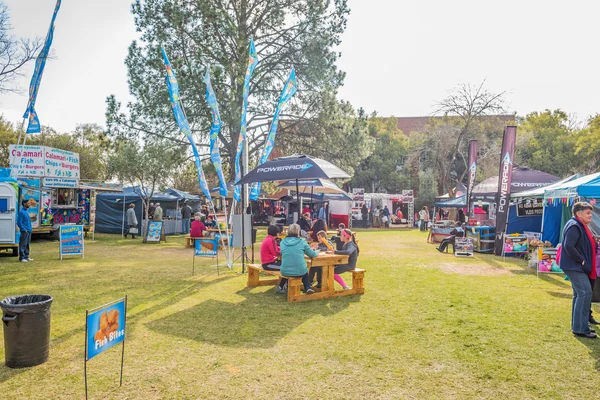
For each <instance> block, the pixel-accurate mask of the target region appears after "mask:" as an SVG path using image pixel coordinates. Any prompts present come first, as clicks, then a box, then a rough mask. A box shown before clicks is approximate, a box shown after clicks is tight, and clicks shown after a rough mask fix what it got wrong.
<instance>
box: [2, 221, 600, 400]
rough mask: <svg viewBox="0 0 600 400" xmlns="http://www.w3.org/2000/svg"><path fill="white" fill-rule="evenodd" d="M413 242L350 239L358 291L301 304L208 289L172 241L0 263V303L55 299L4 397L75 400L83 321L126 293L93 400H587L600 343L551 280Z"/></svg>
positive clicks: (210, 272)
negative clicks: (45, 336) (39, 358)
mask: <svg viewBox="0 0 600 400" xmlns="http://www.w3.org/2000/svg"><path fill="white" fill-rule="evenodd" d="M263 235H264V234H263ZM261 237H262V236H261ZM425 238H426V234H425V233H421V232H418V231H398V230H392V231H389V230H388V231H383V230H366V231H360V232H359V239H360V241H359V244H360V247H361V250H362V251H361V255H360V258H359V265H360V267H361V268H365V269H366V270H367V273H366V276H365V285H366V293H365V294H364V295H362V296H348V297H341V298H334V299H331V300H323V301H313V302H303V303H287V302H286V299H285V296H282V295H277V294H275V291H274V288H273V287H261V288H255V289H251V290H249V289H247V288H246V276H244V275H240V274H238V273H236V272H233V271H230V270H229V269H226V270H224V269H221V275H220V276H219V277H217V272H216V268H215V267H213V266H211V264H214V261H213V260H210V259H200V258H196V275H195V276H192V275H191V273H192V251H191V250H190V249H184V246H183V243H184V239H183V237H178V238H172V237H169V239H168V240H169V241H168V243H167V244H160V245H158V244H142V243H141V241H140V240H139V239H136V240H135V241H134V240H131V239H122V238H119V237H118V236H116V235H98V236H97V238H96V242H95V243H91V242H87V244H86V255H85V259H84V260H81V259H80V258H68V259H65V260H64V261H62V262H61V261H60V260H59V259H58V244H57V243H53V242H44V241H38V242H34V243H33V244H32V257H33V258H35V260H36V261H35V262H33V263H28V264H22V263H18V262H17V259H16V258H9V257H6V258H4V257H3V258H0V271H1V272H0V274H1V275H0V276H1V278H0V279H1V282H0V297H2V298H4V297H6V296H11V295H19V294H27V293H35V294H37V293H40V294H50V295H51V296H53V297H54V304H53V305H52V328H51V332H52V333H51V344H50V346H51V353H50V360H49V361H48V362H47V363H45V364H43V365H40V366H37V367H33V368H27V369H14V370H13V369H9V368H7V367H5V366H4V365H2V366H1V367H0V393H2V394H1V395H0V398H6V399H77V398H83V396H84V383H83V356H84V350H83V346H84V330H85V311H86V309H89V308H93V307H96V306H99V305H102V304H104V303H106V302H109V301H111V300H113V299H116V298H118V297H121V296H124V295H125V294H127V295H128V296H129V307H128V320H127V341H126V345H125V369H124V378H123V380H124V382H123V386H122V387H119V386H118V383H119V382H118V380H119V367H120V355H121V353H120V346H117V347H115V348H112V349H110V350H108V351H106V352H105V353H104V354H101V355H99V356H97V357H96V358H94V359H92V360H90V362H89V363H88V374H89V376H88V383H89V390H90V398H91V399H430V398H431V399H438V398H444V399H446V398H448V399H478V398H490V399H497V398H503V399H545V398H556V399H565V398H573V399H584V398H593V397H595V396H596V394H597V391H598V384H597V382H598V377H599V374H598V368H599V367H600V365H599V363H598V360H599V357H600V340H596V341H594V340H589V339H579V338H575V337H574V336H573V335H572V334H571V332H570V328H569V321H570V309H571V305H570V302H571V288H570V285H569V283H568V282H566V281H564V280H563V277H562V276H561V275H551V276H550V275H546V276H543V277H542V278H540V279H538V278H536V276H535V273H534V272H533V271H530V270H528V269H527V267H526V263H525V262H524V261H507V262H506V264H505V263H504V262H503V261H502V259H501V258H498V257H493V256H482V255H476V256H475V257H474V258H472V259H464V258H455V257H454V256H452V255H451V254H440V253H438V252H437V251H435V249H434V246H433V245H429V244H427V243H426V242H425ZM257 248H258V247H257ZM256 255H257V257H258V251H257V253H256ZM237 272H239V268H238V271H237ZM346 275H348V276H347V278H348V280H351V279H350V276H349V274H346ZM594 307H597V306H594ZM0 353H1V354H0V357H1V358H2V359H3V357H4V341H3V339H2V340H1V341H0Z"/></svg>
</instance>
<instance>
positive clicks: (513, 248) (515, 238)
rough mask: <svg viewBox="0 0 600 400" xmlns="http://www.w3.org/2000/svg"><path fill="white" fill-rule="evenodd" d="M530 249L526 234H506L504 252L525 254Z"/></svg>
mask: <svg viewBox="0 0 600 400" xmlns="http://www.w3.org/2000/svg"><path fill="white" fill-rule="evenodd" d="M528 249H529V240H528V239H527V236H526V235H504V254H524V253H527V251H528Z"/></svg>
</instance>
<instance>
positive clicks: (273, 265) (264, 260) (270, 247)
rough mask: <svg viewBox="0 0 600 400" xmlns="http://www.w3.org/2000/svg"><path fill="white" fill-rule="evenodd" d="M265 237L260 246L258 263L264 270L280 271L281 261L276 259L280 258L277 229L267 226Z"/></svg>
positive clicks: (273, 226) (276, 227) (275, 226)
mask: <svg viewBox="0 0 600 400" xmlns="http://www.w3.org/2000/svg"><path fill="white" fill-rule="evenodd" d="M267 233H268V235H267V237H266V238H265V239H264V240H263V241H262V243H261V244H260V262H261V264H262V267H263V269H264V270H267V271H279V270H280V269H281V261H280V260H278V259H277V257H281V251H280V250H279V244H278V243H277V240H275V239H276V238H277V235H279V227H278V226H277V225H269V228H267Z"/></svg>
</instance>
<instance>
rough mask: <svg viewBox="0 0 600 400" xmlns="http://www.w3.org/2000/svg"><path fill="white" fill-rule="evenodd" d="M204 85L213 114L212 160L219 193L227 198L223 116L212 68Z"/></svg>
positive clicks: (211, 129) (211, 134)
mask: <svg viewBox="0 0 600 400" xmlns="http://www.w3.org/2000/svg"><path fill="white" fill-rule="evenodd" d="M204 83H205V84H206V102H207V103H208V106H209V107H210V112H211V114H212V124H211V125H210V160H211V161H212V163H213V165H214V167H215V171H216V172H217V176H218V177H219V193H220V194H221V196H227V181H226V180H225V176H224V175H223V164H222V163H221V152H220V151H219V132H220V131H221V125H222V122H221V116H220V115H219V103H217V95H216V94H215V91H214V90H213V87H212V83H211V82H210V66H209V67H208V68H207V69H206V75H205V76H204Z"/></svg>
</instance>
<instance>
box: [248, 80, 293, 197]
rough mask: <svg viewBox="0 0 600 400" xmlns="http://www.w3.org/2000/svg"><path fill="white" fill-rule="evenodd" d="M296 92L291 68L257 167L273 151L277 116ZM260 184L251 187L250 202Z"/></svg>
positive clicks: (258, 191)
mask: <svg viewBox="0 0 600 400" xmlns="http://www.w3.org/2000/svg"><path fill="white" fill-rule="evenodd" d="M297 90H298V82H297V80H296V71H295V70H294V68H292V72H290V76H289V78H288V80H287V82H286V83H285V86H284V87H283V90H282V91H281V96H280V97H279V102H278V103H277V108H275V115H273V121H272V122H271V128H270V129H269V135H268V136H267V141H266V143H265V148H264V150H263V152H262V155H261V157H260V160H259V162H258V165H261V164H264V163H266V162H267V160H268V159H269V156H270V155H271V152H272V151H273V146H274V145H275V136H276V135H277V127H278V126H279V114H280V113H281V110H282V109H283V107H284V106H285V105H286V104H287V102H288V101H290V100H291V98H292V97H294V95H295V94H296V91H297ZM260 186H261V183H260V182H256V183H254V185H252V192H250V199H251V200H258V195H259V194H260Z"/></svg>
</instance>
